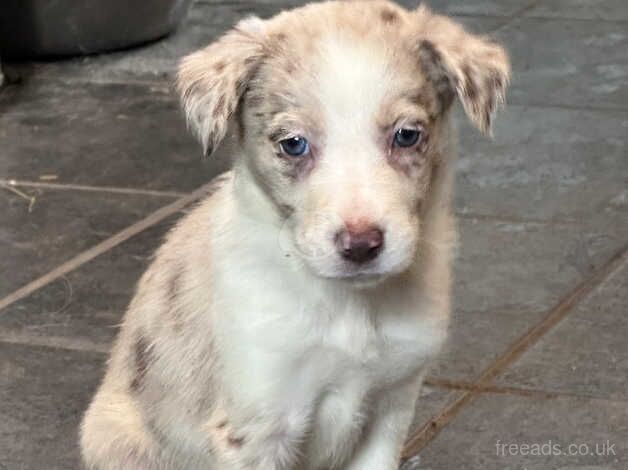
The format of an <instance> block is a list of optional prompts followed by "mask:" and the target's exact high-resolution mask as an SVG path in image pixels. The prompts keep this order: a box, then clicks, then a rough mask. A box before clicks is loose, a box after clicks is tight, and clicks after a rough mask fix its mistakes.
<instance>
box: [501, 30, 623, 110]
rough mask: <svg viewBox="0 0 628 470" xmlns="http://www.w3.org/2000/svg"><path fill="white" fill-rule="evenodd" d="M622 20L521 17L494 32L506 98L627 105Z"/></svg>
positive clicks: (612, 106)
mask: <svg viewBox="0 0 628 470" xmlns="http://www.w3.org/2000/svg"><path fill="white" fill-rule="evenodd" d="M626 30H627V27H626V23H619V22H617V23H611V22H599V21H570V20H562V19H536V18H524V19H521V20H517V21H515V22H513V23H512V24H510V25H509V26H508V27H506V28H504V29H502V30H500V31H499V32H498V33H497V35H496V36H497V38H498V39H499V40H500V41H502V42H503V43H504V44H505V45H506V46H507V48H508V50H509V52H510V55H511V60H512V63H513V80H512V86H511V87H510V90H509V93H508V97H509V98H508V99H509V101H510V102H511V103H517V104H537V105H560V106H569V107H573V106H587V107H601V108H608V109H628V55H627V54H625V52H624V51H625V50H626V49H627V48H628V34H627V33H626Z"/></svg>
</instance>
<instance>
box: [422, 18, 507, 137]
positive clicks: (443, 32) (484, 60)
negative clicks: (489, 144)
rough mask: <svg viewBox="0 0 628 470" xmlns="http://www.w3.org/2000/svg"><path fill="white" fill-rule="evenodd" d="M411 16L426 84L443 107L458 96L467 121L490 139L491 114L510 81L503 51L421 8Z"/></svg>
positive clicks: (499, 102)
mask: <svg viewBox="0 0 628 470" xmlns="http://www.w3.org/2000/svg"><path fill="white" fill-rule="evenodd" d="M414 13H415V14H416V15H417V18H416V21H417V23H418V27H419V35H418V38H417V41H418V48H419V60H420V62H421V66H422V68H423V70H424V72H425V74H426V76H427V78H428V80H431V81H432V82H433V84H434V85H435V87H436V91H437V94H438V95H439V97H440V98H441V100H443V101H444V102H445V103H444V104H445V106H448V105H449V104H450V103H451V101H452V100H453V98H454V97H455V96H458V98H459V99H460V101H461V102H462V105H463V107H464V110H465V112H466V114H467V116H468V117H469V119H470V120H471V121H472V122H473V123H474V124H475V125H476V126H477V127H478V129H480V131H482V132H483V133H484V134H489V135H490V133H491V119H492V116H493V112H494V111H495V108H496V107H497V105H498V104H502V103H503V102H504V98H505V93H506V86H507V85H508V82H509V80H510V61H509V60H508V55H507V54H506V51H505V50H504V49H503V48H502V47H501V46H500V45H498V44H496V43H494V42H492V41H490V40H489V39H487V38H485V37H481V36H476V35H474V34H470V33H467V32H466V31H465V30H464V29H463V28H462V27H461V26H459V25H458V24H456V23H455V22H453V21H451V20H450V19H448V18H446V17H443V16H440V15H435V14H432V13H431V12H430V11H429V10H428V9H427V8H426V7H424V6H421V7H419V9H418V10H416V11H415V12H414Z"/></svg>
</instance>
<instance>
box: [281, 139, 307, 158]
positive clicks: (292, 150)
mask: <svg viewBox="0 0 628 470" xmlns="http://www.w3.org/2000/svg"><path fill="white" fill-rule="evenodd" d="M279 146H280V147H281V151H282V152H283V153H285V154H286V155H290V156H291V157H302V156H303V155H306V154H307V153H308V152H309V151H310V144H309V142H308V141H307V139H306V138H305V137H300V136H297V137H290V138H289V139H284V140H282V141H280V142H279Z"/></svg>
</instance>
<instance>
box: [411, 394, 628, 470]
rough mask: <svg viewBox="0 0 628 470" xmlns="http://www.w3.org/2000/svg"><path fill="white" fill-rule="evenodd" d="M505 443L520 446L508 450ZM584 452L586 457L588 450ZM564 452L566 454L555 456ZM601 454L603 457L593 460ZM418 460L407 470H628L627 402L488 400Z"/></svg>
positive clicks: (474, 405)
mask: <svg viewBox="0 0 628 470" xmlns="http://www.w3.org/2000/svg"><path fill="white" fill-rule="evenodd" d="M500 443H501V444H507V445H510V444H514V445H516V446H519V447H517V448H515V447H513V448H512V450H509V448H508V447H506V448H505V451H504V450H502V449H504V448H503V447H500V446H499V444H500ZM607 443H609V444H610V445H607ZM572 444H575V445H577V446H578V445H587V446H588V451H589V452H590V453H591V454H592V455H569V454H570V453H576V454H577V453H578V448H577V447H572V448H571V447H570V446H571V445H572ZM596 444H597V446H598V447H597V450H596ZM524 445H531V446H534V447H535V448H537V450H538V452H537V451H535V452H536V453H542V452H546V453H550V452H554V455H532V452H533V451H532V447H530V448H528V449H527V450H526V448H524V447H523V446H524ZM543 445H545V447H544V448H543V447H541V446H543ZM552 445H556V446H560V447H554V448H550V447H551V446H552ZM613 445H614V446H613ZM611 446H613V447H611ZM580 450H581V452H580V453H582V454H586V453H587V452H586V450H587V449H586V448H585V447H582V448H581V449H580ZM559 451H561V452H564V453H565V455H555V454H558V453H559ZM598 451H599V453H600V454H603V455H594V454H596V452H598ZM613 452H614V455H613ZM524 453H526V454H527V455H522V454H524ZM419 457H420V461H419V462H417V465H416V466H414V467H413V468H408V469H407V470H419V469H421V470H452V469H462V468H463V469H465V470H493V469H495V470H504V469H508V470H510V469H513V470H514V469H517V470H519V469H526V470H548V469H556V470H575V469H580V470H585V469H586V470H611V469H612V470H623V469H625V468H627V467H628V407H627V406H626V402H607V401H598V400H592V401H590V400H579V399H566V398H560V399H537V398H530V397H520V396H509V395H483V396H481V397H480V398H479V399H478V400H477V401H475V402H473V403H471V404H470V405H468V406H467V407H466V408H464V409H463V410H462V412H461V413H460V414H459V415H458V416H457V417H455V418H454V420H453V421H452V422H451V423H450V424H449V425H448V426H447V427H445V428H444V429H443V430H442V431H441V432H440V434H438V436H437V437H436V438H435V440H434V441H432V442H431V443H430V444H429V445H428V446H427V447H426V448H425V449H423V451H422V452H421V453H420V456H419Z"/></svg>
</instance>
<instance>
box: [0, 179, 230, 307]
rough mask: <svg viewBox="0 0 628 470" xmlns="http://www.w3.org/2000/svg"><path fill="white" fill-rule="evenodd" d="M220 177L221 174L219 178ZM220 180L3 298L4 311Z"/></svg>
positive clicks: (197, 197)
mask: <svg viewBox="0 0 628 470" xmlns="http://www.w3.org/2000/svg"><path fill="white" fill-rule="evenodd" d="M217 178H220V175H219V176H218V177H217ZM215 181H216V178H214V179H213V180H212V181H210V182H209V183H206V184H204V185H203V186H201V187H200V188H198V189H197V190H195V191H193V192H192V193H190V194H188V195H186V196H183V197H181V198H179V199H177V200H176V201H174V202H172V203H170V204H168V205H167V206H164V207H162V208H160V209H158V210H156V211H155V212H153V213H152V214H150V215H148V216H147V217H145V218H144V219H142V220H140V221H138V222H136V223H134V224H133V225H130V226H128V227H127V228H125V229H124V230H122V231H120V232H118V233H116V234H115V235H113V236H111V237H109V238H107V239H106V240H103V241H102V242H100V243H99V244H97V245H95V246H93V247H92V248H89V249H88V250H86V251H83V252H82V253H80V254H78V255H77V256H75V257H74V258H72V259H70V260H68V261H66V262H65V263H63V264H61V265H60V266H57V267H56V268H55V269H53V270H52V271H50V272H48V273H46V274H44V275H43V276H41V277H39V278H37V279H35V280H34V281H31V282H29V283H28V284H26V285H25V286H22V287H20V288H19V289H17V290H16V291H14V292H12V293H11V294H9V295H7V296H6V297H4V298H2V299H0V311H1V310H2V309H4V308H5V307H7V306H9V305H11V304H12V303H14V302H17V301H18V300H20V299H23V298H24V297H26V296H28V295H30V294H31V293H33V292H35V291H36V290H38V289H40V288H42V287H44V286H45V285H47V284H49V283H51V282H52V281H54V280H56V279H58V278H59V277H61V276H63V275H65V274H67V273H69V272H70V271H73V270H75V269H76V268H78V267H79V266H81V265H83V264H85V263H87V262H88V261H91V260H92V259H94V258H96V257H97V256H99V255H101V254H103V253H105V252H106V251H108V250H110V249H112V248H113V247H115V246H117V245H119V244H120V243H122V242H124V241H126V240H128V239H129V238H131V237H133V236H134V235H137V234H138V233H140V232H142V231H143V230H146V229H147V228H149V227H152V226H153V225H155V224H157V223H159V222H161V221H162V220H164V219H165V218H167V217H169V216H171V215H172V214H174V213H176V212H178V211H180V210H181V209H183V208H184V207H185V206H187V205H189V204H191V203H193V202H195V201H197V200H198V199H200V198H201V197H203V196H205V195H207V194H208V193H209V192H210V191H211V189H212V188H213V186H214V183H215Z"/></svg>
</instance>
